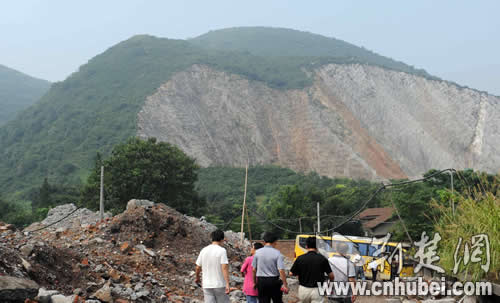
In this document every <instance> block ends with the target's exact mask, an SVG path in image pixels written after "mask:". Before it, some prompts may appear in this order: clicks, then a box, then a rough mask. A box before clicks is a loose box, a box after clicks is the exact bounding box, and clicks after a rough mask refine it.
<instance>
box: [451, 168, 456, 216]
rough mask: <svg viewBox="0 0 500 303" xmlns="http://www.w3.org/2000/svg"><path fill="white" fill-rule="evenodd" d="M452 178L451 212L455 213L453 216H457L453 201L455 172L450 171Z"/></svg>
mask: <svg viewBox="0 0 500 303" xmlns="http://www.w3.org/2000/svg"><path fill="white" fill-rule="evenodd" d="M450 176H451V197H450V198H451V210H452V212H453V215H455V201H454V200H453V171H450Z"/></svg>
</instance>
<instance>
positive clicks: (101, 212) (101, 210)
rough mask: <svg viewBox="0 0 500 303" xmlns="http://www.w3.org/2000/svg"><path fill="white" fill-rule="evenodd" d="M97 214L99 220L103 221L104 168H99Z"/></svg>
mask: <svg viewBox="0 0 500 303" xmlns="http://www.w3.org/2000/svg"><path fill="white" fill-rule="evenodd" d="M99 214H100V218H101V220H103V219H104V166H101V192H100V198H99Z"/></svg>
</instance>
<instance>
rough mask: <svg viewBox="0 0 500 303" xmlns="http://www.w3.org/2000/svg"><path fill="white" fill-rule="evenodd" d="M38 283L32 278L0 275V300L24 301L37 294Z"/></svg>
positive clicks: (7, 302)
mask: <svg viewBox="0 0 500 303" xmlns="http://www.w3.org/2000/svg"><path fill="white" fill-rule="evenodd" d="M38 288H39V287H38V284H36V283H35V282H34V281H32V280H27V279H20V278H14V277H9V276H0V302H5V303H15V302H24V301H25V300H26V299H34V298H35V296H36V295H37V294H38Z"/></svg>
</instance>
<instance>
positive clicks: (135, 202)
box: [127, 199, 155, 210]
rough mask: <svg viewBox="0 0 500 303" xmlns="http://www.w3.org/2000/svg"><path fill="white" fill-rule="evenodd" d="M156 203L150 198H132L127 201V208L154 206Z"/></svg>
mask: <svg viewBox="0 0 500 303" xmlns="http://www.w3.org/2000/svg"><path fill="white" fill-rule="evenodd" d="M154 205H155V203H154V202H151V201H148V200H138V199H132V200H130V201H128V203H127V210H133V209H135V208H138V207H153V206H154Z"/></svg>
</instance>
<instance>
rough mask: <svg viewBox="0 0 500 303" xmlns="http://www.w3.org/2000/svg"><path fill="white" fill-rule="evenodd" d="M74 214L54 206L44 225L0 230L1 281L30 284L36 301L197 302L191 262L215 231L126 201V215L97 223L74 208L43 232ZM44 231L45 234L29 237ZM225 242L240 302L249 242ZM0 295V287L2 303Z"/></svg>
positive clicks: (234, 295)
mask: <svg viewBox="0 0 500 303" xmlns="http://www.w3.org/2000/svg"><path fill="white" fill-rule="evenodd" d="M75 209H76V207H75V206H74V205H72V204H70V205H62V206H59V207H56V208H54V209H52V210H51V211H50V212H49V215H48V217H47V219H45V220H44V221H42V222H40V223H38V224H34V225H32V226H30V227H29V228H27V229H26V230H25V231H23V232H22V231H19V230H14V228H13V227H12V226H8V227H5V226H6V225H1V226H0V279H1V278H3V277H6V276H9V277H14V278H21V279H28V280H32V281H31V282H33V281H34V282H35V283H37V284H38V285H39V287H40V289H39V292H38V294H37V297H36V298H33V299H36V300H38V302H55V301H54V300H56V299H60V300H63V299H65V300H67V302H93V303H96V302H170V301H174V302H198V301H200V300H201V299H202V296H203V294H202V290H201V289H200V288H199V287H198V286H197V285H196V284H195V283H194V263H195V261H196V258H197V256H198V253H199V251H200V250H201V249H202V248H203V247H204V246H206V245H208V244H210V232H211V231H213V230H215V229H216V228H215V226H214V225H212V224H210V223H207V222H206V221H204V220H200V219H196V218H192V217H188V216H185V215H183V214H181V213H179V212H177V211H176V210H174V209H172V208H170V207H168V206H166V205H164V204H155V203H153V202H150V201H146V200H131V201H130V202H129V203H128V205H127V209H126V211H125V212H123V213H121V214H119V215H117V216H114V217H111V216H109V215H108V216H107V218H106V219H104V220H103V221H99V219H98V214H96V213H94V212H92V211H89V210H86V209H78V210H77V211H76V212H74V213H73V214H72V215H71V216H69V217H67V218H66V219H64V220H63V221H61V222H59V223H57V224H54V225H51V226H49V225H50V224H52V223H54V222H57V221H58V220H60V219H61V218H63V217H65V216H67V215H68V214H69V213H71V212H73V211H75ZM2 226H4V227H2ZM44 226H45V227H47V228H46V229H43V230H39V231H37V232H30V230H31V231H33V230H37V229H40V228H41V227H44ZM226 238H227V239H228V241H227V242H226V245H225V247H226V249H227V253H228V258H229V259H230V264H231V268H230V271H231V281H232V282H231V284H232V287H234V291H232V292H231V300H232V301H233V302H239V301H244V296H243V293H242V292H241V291H240V290H239V289H241V284H242V282H243V278H241V276H240V275H239V267H240V266H241V263H242V262H243V260H244V258H245V257H246V255H247V254H248V252H249V250H250V243H249V242H248V241H245V242H244V243H243V244H242V245H240V243H239V239H240V235H239V233H233V232H231V231H229V232H226ZM0 282H1V281H0ZM0 284H1V283H0ZM31 285H32V284H31ZM2 293H3V290H2V289H0V301H2V300H5V299H3V298H2ZM57 296H59V298H58V297H57ZM50 300H52V301H50ZM2 302H4V301H2ZM5 302H7V301H5ZM13 302H14V301H13ZM57 302H65V301H57Z"/></svg>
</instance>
